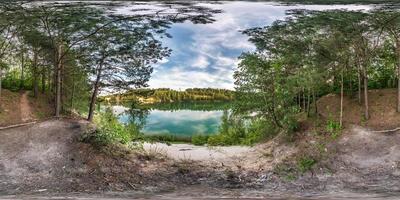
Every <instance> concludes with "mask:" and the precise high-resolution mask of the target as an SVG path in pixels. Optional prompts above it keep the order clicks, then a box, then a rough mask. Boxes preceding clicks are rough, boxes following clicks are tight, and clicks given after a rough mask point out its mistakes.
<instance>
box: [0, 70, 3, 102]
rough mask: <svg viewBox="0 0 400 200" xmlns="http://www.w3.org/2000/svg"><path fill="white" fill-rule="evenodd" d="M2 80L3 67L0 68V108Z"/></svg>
mask: <svg viewBox="0 0 400 200" xmlns="http://www.w3.org/2000/svg"><path fill="white" fill-rule="evenodd" d="M2 81H3V69H1V68H0V108H1V105H2V103H3V102H2V101H1V95H2V94H1V92H2V84H1V82H2Z"/></svg>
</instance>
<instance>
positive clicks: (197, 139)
mask: <svg viewBox="0 0 400 200" xmlns="http://www.w3.org/2000/svg"><path fill="white" fill-rule="evenodd" d="M209 137H210V136H208V135H202V134H196V135H193V136H192V144H194V145H199V146H201V145H205V144H207V142H208V139H209Z"/></svg>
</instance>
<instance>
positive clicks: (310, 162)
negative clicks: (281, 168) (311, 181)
mask: <svg viewBox="0 0 400 200" xmlns="http://www.w3.org/2000/svg"><path fill="white" fill-rule="evenodd" d="M316 163H317V161H316V160H315V159H313V158H311V157H309V156H303V157H301V158H300V159H299V160H298V161H297V167H298V169H299V170H300V172H301V173H304V172H307V171H310V170H311V169H312V167H313V166H314V165H315V164H316Z"/></svg>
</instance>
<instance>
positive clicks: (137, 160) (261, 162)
mask: <svg viewBox="0 0 400 200" xmlns="http://www.w3.org/2000/svg"><path fill="white" fill-rule="evenodd" d="M84 127H85V125H84V122H83V121H74V120H49V121H46V122H41V123H38V124H35V125H30V126H24V127H19V128H13V129H7V130H0V138H1V139H0V198H2V197H1V195H20V194H24V195H33V196H29V197H28V198H34V197H35V196H36V195H44V196H46V195H53V194H55V195H57V194H59V195H61V196H63V194H71V193H74V195H75V194H77V195H78V196H80V195H79V194H82V195H83V197H85V198H86V197H88V198H86V199H90V195H89V196H86V195H85V194H88V193H89V194H96V195H98V196H100V197H102V196H103V195H104V194H105V193H104V192H112V193H111V196H110V198H111V197H117V198H121V197H125V198H126V197H132V198H133V197H140V198H151V199H154V198H156V199H157V198H159V199H179V198H181V199H190V198H195V197H196V198H204V199H207V198H213V197H221V195H222V196H224V197H228V198H233V197H248V198H250V197H258V198H260V197H271V194H274V195H276V194H281V195H278V196H279V197H282V196H285V195H289V196H290V195H291V194H294V195H295V196H302V195H303V196H304V195H305V196H309V195H312V196H315V195H317V194H324V193H325V194H327V195H328V196H324V197H321V198H312V199H341V198H329V197H332V196H335V195H339V196H340V195H342V196H343V195H346V194H351V195H353V192H356V193H357V194H355V195H356V197H358V198H359V199H368V198H360V197H361V196H362V195H367V197H372V199H373V198H375V196H373V195H372V196H369V194H377V193H379V194H383V195H386V194H394V195H397V196H398V195H399V194H400V185H399V184H398V183H399V182H400V162H399V161H400V153H399V152H400V134H399V133H392V134H379V133H373V132H371V131H369V130H367V129H364V128H362V127H358V126H354V127H351V128H349V129H348V130H347V133H345V134H344V135H343V137H342V138H340V139H338V140H337V141H336V142H335V143H333V144H331V145H332V146H330V147H329V149H330V151H333V152H334V153H333V155H332V157H331V158H330V159H329V160H328V161H330V163H327V166H328V167H329V168H331V169H332V171H330V172H322V171H319V169H316V170H315V171H314V173H306V174H304V175H303V176H301V177H299V178H297V179H295V180H291V181H285V180H283V179H281V178H279V177H278V176H277V175H276V174H274V173H273V172H272V171H271V169H269V167H268V166H271V164H269V163H279V162H280V161H279V159H283V158H284V157H286V156H288V155H290V154H292V153H293V152H294V147H292V146H289V147H285V148H284V147H282V146H283V145H278V144H275V142H274V141H271V142H270V143H266V144H263V145H260V146H256V147H255V148H252V149H248V150H246V151H244V152H242V153H243V154H245V155H243V157H241V158H238V160H239V161H240V162H239V161H238V162H237V163H236V164H235V165H236V167H237V168H238V172H237V173H238V174H235V173H233V172H232V171H229V170H227V168H224V166H225V165H212V166H211V167H210V166H209V165H206V164H204V162H200V161H193V162H192V161H184V162H172V161H171V159H164V160H157V159H154V158H152V157H151V155H150V154H149V155H148V156H141V157H129V156H127V155H126V154H125V153H124V152H122V154H123V155H124V156H123V157H118V156H116V155H113V156H112V157H107V156H104V155H103V154H101V153H99V151H96V150H95V149H93V148H92V147H91V146H90V145H89V144H84V143H80V142H78V141H77V137H78V136H79V135H80V134H81V133H82V132H83V128H84ZM174 148H175V147H174ZM180 149H184V148H180ZM190 151H193V152H196V151H195V150H189V152H190ZM255 151H257V152H255ZM237 154H238V155H242V154H241V153H237ZM218 155H219V154H218ZM284 155H286V156H284ZM214 158H215V159H217V160H219V159H220V157H218V156H217V157H214ZM278 158H279V159H278ZM200 160H201V159H200ZM255 160H257V162H256V163H252V161H255ZM247 165H249V166H253V167H245V166H247ZM160 191H164V192H163V193H160ZM76 192H77V193H76ZM359 193H363V194H362V195H359ZM109 194H110V193H109ZM154 195H155V196H154ZM8 197H10V198H18V196H8ZM347 197H349V196H347ZM352 197H353V196H352ZM364 197H365V196H364ZM100 199H101V198H100ZM292 199H295V198H292ZM301 199H303V198H301ZM304 199H306V198H304ZM344 199H346V198H344ZM377 199H380V198H377Z"/></svg>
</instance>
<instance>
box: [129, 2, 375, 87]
mask: <svg viewBox="0 0 400 200" xmlns="http://www.w3.org/2000/svg"><path fill="white" fill-rule="evenodd" d="M201 5H203V6H207V7H212V8H215V9H221V10H222V11H223V12H222V13H220V14H216V15H215V17H214V18H215V19H216V22H214V23H212V24H192V23H191V22H186V23H181V24H174V25H173V26H172V27H171V28H170V29H169V30H168V33H170V34H171V35H172V38H165V39H163V43H164V45H165V46H168V47H169V48H171V49H172V54H171V56H170V57H168V58H166V59H164V60H162V61H161V62H159V63H158V64H156V65H155V66H154V73H153V74H152V78H151V79H150V82H149V85H150V87H151V88H160V87H162V88H166V87H168V88H173V89H185V88H191V87H212V88H226V89H233V88H234V84H233V77H232V76H233V72H234V70H235V68H236V66H237V64H238V59H237V58H238V56H239V55H240V54H241V53H242V52H245V51H251V50H253V49H254V47H253V45H252V44H251V43H249V42H248V41H247V39H248V38H247V37H246V36H245V35H243V34H241V33H240V31H241V30H245V29H247V28H251V27H259V26H266V25H270V24H271V23H272V22H273V21H275V20H277V19H283V18H284V17H285V11H287V10H290V9H294V8H303V9H312V10H326V9H352V10H360V9H368V8H369V7H368V6H356V5H354V6H349V5H346V6H341V5H334V6H332V5H329V6H318V5H315V6H283V5H278V4H276V3H265V2H240V1H235V2H226V3H223V4H205V3H202V4H201ZM131 8H132V7H126V8H124V9H131Z"/></svg>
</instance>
